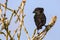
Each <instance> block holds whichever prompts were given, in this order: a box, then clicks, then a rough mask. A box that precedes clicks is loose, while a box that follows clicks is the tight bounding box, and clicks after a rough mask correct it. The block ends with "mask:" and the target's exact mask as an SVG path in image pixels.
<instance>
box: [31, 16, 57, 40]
mask: <svg viewBox="0 0 60 40" xmlns="http://www.w3.org/2000/svg"><path fill="white" fill-rule="evenodd" d="M56 19H57V16H53V17H52V19H51V21H50V23H49V24H48V25H47V26H46V28H45V29H44V30H43V31H42V32H41V33H40V34H39V35H37V36H35V37H33V38H32V40H42V39H43V38H44V37H45V35H46V34H47V32H48V31H49V30H50V29H51V28H52V27H53V25H54V24H55V22H56Z"/></svg>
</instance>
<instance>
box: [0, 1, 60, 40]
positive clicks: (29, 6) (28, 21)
mask: <svg viewBox="0 0 60 40" xmlns="http://www.w3.org/2000/svg"><path fill="white" fill-rule="evenodd" d="M21 1H22V0H9V1H8V7H9V8H12V9H15V10H16V9H17V8H18V6H19V5H20V3H21ZM4 2H5V0H0V3H4ZM36 7H43V8H44V13H45V15H46V17H47V22H46V24H48V23H49V22H50V19H51V17H52V16H57V21H56V23H55V25H54V27H52V28H51V30H49V32H48V33H47V35H46V36H45V38H44V39H43V40H60V27H59V24H60V22H59V20H60V0H26V5H25V9H24V13H25V14H26V17H25V19H24V23H25V27H26V28H27V30H28V32H29V35H30V37H31V36H32V33H33V30H34V28H36V25H35V23H34V19H33V17H34V14H33V13H32V12H33V10H34V9H35V8H36ZM10 13H11V12H10V11H9V12H7V17H9V16H10ZM14 20H15V19H14V18H13V21H14ZM14 25H15V24H14V23H13V22H12V23H11V25H10V26H9V28H10V30H12V32H11V34H13V31H14V30H15V29H16V26H17V25H18V24H17V25H16V26H14ZM0 38H1V39H2V40H5V37H4V36H3V35H0ZM14 38H15V39H16V40H17V38H16V36H15V37H14ZM21 39H22V40H27V38H26V34H25V32H24V31H23V30H22V35H21Z"/></svg>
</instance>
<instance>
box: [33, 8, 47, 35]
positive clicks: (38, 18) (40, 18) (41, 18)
mask: <svg viewBox="0 0 60 40" xmlns="http://www.w3.org/2000/svg"><path fill="white" fill-rule="evenodd" d="M33 13H35V15H34V22H35V25H36V27H37V34H39V32H38V31H39V30H40V29H42V27H43V26H45V24H46V16H45V14H44V8H42V7H37V8H35V9H34V11H33Z"/></svg>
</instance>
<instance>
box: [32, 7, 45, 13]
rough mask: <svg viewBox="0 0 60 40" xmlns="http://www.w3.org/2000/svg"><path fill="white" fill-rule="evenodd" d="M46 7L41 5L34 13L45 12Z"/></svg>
mask: <svg viewBox="0 0 60 40" xmlns="http://www.w3.org/2000/svg"><path fill="white" fill-rule="evenodd" d="M43 11H44V9H43V8H41V7H37V8H35V10H34V11H33V13H43Z"/></svg>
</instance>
